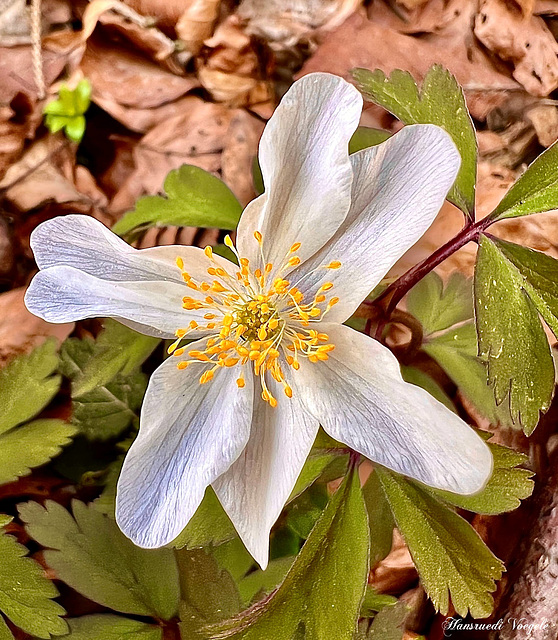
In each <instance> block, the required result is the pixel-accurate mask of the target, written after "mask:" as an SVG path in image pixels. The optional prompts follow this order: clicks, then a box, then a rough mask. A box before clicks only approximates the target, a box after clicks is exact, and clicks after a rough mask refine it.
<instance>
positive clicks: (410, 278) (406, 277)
mask: <svg viewBox="0 0 558 640" xmlns="http://www.w3.org/2000/svg"><path fill="white" fill-rule="evenodd" d="M493 222H494V221H493V220H489V219H487V218H484V219H482V220H479V221H478V222H476V223H474V224H468V225H466V226H465V227H464V228H463V229H462V230H461V231H460V232H459V233H458V234H457V235H456V236H454V237H453V238H452V239H451V240H449V241H448V242H446V244H444V245H442V246H441V247H440V248H439V249H436V251H434V253H433V254H432V255H430V256H428V258H426V259H425V260H423V261H422V262H419V264H416V265H415V266H414V267H412V268H411V269H409V270H408V271H407V272H406V273H404V274H403V275H402V276H401V277H399V278H398V279H397V280H396V281H395V282H392V284H390V285H389V287H387V289H385V290H384V291H382V293H381V294H380V295H379V296H378V297H377V298H375V299H374V300H373V301H372V302H371V303H369V304H372V305H374V306H377V305H378V304H379V303H380V302H383V301H384V300H388V303H387V306H386V309H385V316H384V323H385V321H386V320H388V319H389V317H390V315H391V314H392V313H393V310H394V309H395V307H396V306H397V305H398V304H399V302H400V301H401V299H402V298H403V297H404V296H405V294H406V293H407V292H408V291H409V290H410V289H412V288H413V287H414V286H415V284H417V282H418V281H419V280H422V278H424V276H425V275H427V274H428V273H430V271H432V270H433V269H434V268H435V267H437V266H438V265H439V264H440V263H441V262H443V261H444V260H445V259H446V258H449V256H451V255H452V254H454V253H455V252H456V251H457V250H458V249H461V247H463V246H465V245H466V244H467V243H468V242H470V241H471V240H474V241H475V242H476V241H477V240H478V237H479V235H480V234H481V233H482V232H483V231H484V230H485V229H486V228H487V227H489V226H490V225H491V224H492V223H493Z"/></svg>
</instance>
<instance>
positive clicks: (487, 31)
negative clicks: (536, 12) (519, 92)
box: [475, 0, 558, 96]
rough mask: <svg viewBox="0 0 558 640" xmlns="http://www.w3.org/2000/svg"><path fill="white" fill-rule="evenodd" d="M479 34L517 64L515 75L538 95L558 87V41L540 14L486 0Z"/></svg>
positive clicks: (492, 48)
mask: <svg viewBox="0 0 558 640" xmlns="http://www.w3.org/2000/svg"><path fill="white" fill-rule="evenodd" d="M475 35H476V36H477V38H478V39H479V40H480V41H481V42H482V43H483V44H484V45H485V47H487V48H488V49H489V50H490V51H492V52H493V53H495V54H496V55H497V56H499V57H500V58H501V59H502V60H506V61H510V62H511V63H512V64H513V65H514V72H513V76H514V78H515V79H516V80H517V81H518V82H519V83H521V84H522V85H523V86H524V87H525V89H526V90H527V91H528V92H529V93H531V94H533V95H535V96H547V95H548V94H549V93H550V92H552V91H554V89H556V88H557V87H558V43H557V42H556V40H555V39H554V37H553V35H552V33H551V32H550V31H549V29H548V27H547V26H546V24H545V23H544V20H543V19H542V18H539V17H537V16H525V15H524V14H522V13H521V12H520V11H519V10H517V9H516V8H514V6H513V5H512V4H510V3H509V2H505V1H504V0H482V2H481V4H480V8H479V12H478V14H477V17H476V19H475Z"/></svg>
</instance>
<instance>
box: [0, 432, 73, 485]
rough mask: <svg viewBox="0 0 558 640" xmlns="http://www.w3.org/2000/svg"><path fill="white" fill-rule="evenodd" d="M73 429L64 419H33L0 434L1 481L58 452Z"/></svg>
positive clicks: (16, 475)
mask: <svg viewBox="0 0 558 640" xmlns="http://www.w3.org/2000/svg"><path fill="white" fill-rule="evenodd" d="M76 431H77V429H76V428H75V427H74V426H73V425H71V424H68V423H67V422H64V421H63V420H34V421H33V422H29V423H28V424H25V425H23V426H20V427H17V428H15V429H11V430H10V431H7V432H4V433H2V434H0V485H1V484H5V483H6V482H12V481H13V480H16V479H17V478H18V477H20V476H26V475H28V474H29V473H31V469H32V468H33V467H39V466H40V465H42V464H45V463H46V462H48V461H49V460H51V459H52V458H54V457H55V456H57V455H58V454H59V453H60V452H61V451H62V447H64V446H65V445H67V444H69V442H70V441H71V437H72V436H73V435H75V433H76Z"/></svg>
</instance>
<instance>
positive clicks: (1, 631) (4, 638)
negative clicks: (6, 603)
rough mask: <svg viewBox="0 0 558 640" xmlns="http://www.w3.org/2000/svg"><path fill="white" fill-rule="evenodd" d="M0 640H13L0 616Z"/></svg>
mask: <svg viewBox="0 0 558 640" xmlns="http://www.w3.org/2000/svg"><path fill="white" fill-rule="evenodd" d="M0 640H14V636H13V633H12V632H11V631H10V629H9V627H8V625H7V624H6V622H5V620H4V618H3V617H2V616H0Z"/></svg>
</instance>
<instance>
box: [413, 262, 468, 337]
mask: <svg viewBox="0 0 558 640" xmlns="http://www.w3.org/2000/svg"><path fill="white" fill-rule="evenodd" d="M407 310H408V311H409V313H412V314H413V315H414V316H415V318H417V320H419V322H420V323H421V325H422V328H423V331H424V334H425V335H429V334H431V333H435V332H436V331H443V330H444V329H449V327H452V326H453V325H454V324H458V323H459V322H464V321H465V320H470V319H471V318H472V317H473V285H472V282H471V280H469V279H468V278H466V277H465V276H464V275H463V274H462V273H460V272H459V271H455V272H454V273H452V274H451V276H450V277H449V279H448V281H447V282H446V284H445V286H444V281H443V280H442V278H440V276H439V275H438V274H437V273H435V272H434V271H431V272H430V273H429V274H428V275H427V276H425V277H424V278H423V279H422V280H421V281H420V282H419V283H418V284H416V285H415V286H414V287H413V288H412V289H411V291H409V294H408V295H407Z"/></svg>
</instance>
